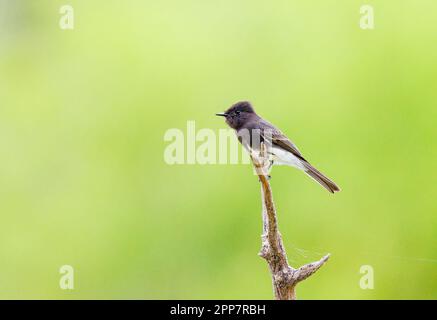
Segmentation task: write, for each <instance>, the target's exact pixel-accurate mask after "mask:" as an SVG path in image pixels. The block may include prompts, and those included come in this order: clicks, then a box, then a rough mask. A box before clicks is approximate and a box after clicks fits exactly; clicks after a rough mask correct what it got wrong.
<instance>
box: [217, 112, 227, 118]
mask: <svg viewBox="0 0 437 320" xmlns="http://www.w3.org/2000/svg"><path fill="white" fill-rule="evenodd" d="M215 115H216V116H220V117H227V116H228V114H227V113H216V114H215Z"/></svg>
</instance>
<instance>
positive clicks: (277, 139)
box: [261, 120, 307, 162]
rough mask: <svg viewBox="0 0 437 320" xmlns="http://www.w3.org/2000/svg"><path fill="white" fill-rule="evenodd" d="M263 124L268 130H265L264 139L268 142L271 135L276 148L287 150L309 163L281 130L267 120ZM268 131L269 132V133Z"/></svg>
mask: <svg viewBox="0 0 437 320" xmlns="http://www.w3.org/2000/svg"><path fill="white" fill-rule="evenodd" d="M261 122H262V124H263V125H264V126H263V127H264V128H268V129H265V130H264V131H265V132H264V133H262V136H263V138H264V139H266V140H268V139H269V135H271V140H272V144H273V145H274V146H277V147H279V148H282V149H284V150H287V151H288V152H291V153H292V154H293V155H295V156H296V157H298V158H299V159H302V160H303V161H305V162H307V161H306V160H305V158H304V157H303V156H302V154H301V153H300V151H299V149H298V148H297V147H296V146H295V145H294V143H293V142H291V141H290V139H288V138H287V137H286V136H285V135H284V134H283V133H282V132H281V131H280V130H279V129H277V128H275V127H274V126H273V125H271V124H270V123H268V122H267V121H265V120H261ZM266 130H268V132H267V131H266Z"/></svg>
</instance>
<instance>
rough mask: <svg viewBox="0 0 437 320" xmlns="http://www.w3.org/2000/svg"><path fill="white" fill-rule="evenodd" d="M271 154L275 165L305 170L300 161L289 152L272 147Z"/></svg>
mask: <svg viewBox="0 0 437 320" xmlns="http://www.w3.org/2000/svg"><path fill="white" fill-rule="evenodd" d="M271 153H272V159H273V161H274V164H275V165H287V166H292V167H295V168H298V169H301V170H304V169H305V167H304V165H303V164H302V160H301V159H299V158H298V157H296V156H295V155H294V154H292V153H291V152H288V151H286V150H284V149H281V148H277V147H272V149H271Z"/></svg>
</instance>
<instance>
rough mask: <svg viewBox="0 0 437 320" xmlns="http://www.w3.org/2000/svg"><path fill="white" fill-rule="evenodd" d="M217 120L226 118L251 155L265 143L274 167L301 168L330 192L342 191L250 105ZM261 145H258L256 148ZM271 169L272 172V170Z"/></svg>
mask: <svg viewBox="0 0 437 320" xmlns="http://www.w3.org/2000/svg"><path fill="white" fill-rule="evenodd" d="M216 115H217V116H222V117H225V118H226V123H227V124H228V125H229V126H230V127H231V128H233V129H235V131H236V134H237V137H238V140H239V141H240V142H241V143H242V144H243V146H244V147H245V148H246V149H247V150H248V151H249V152H251V151H254V150H255V151H259V143H261V142H263V143H264V144H265V145H266V147H267V153H268V154H269V155H270V157H269V158H270V161H271V162H270V167H271V166H272V165H288V166H292V167H295V168H298V169H300V170H302V171H304V172H305V173H306V174H308V175H309V176H310V177H311V178H313V179H314V180H316V181H317V182H318V183H320V184H321V185H322V186H323V187H325V188H326V189H327V190H328V191H329V192H331V193H334V192H337V191H340V188H339V187H337V185H336V184H335V183H334V182H333V181H331V180H330V179H328V178H327V177H326V176H324V175H323V174H322V173H321V172H320V171H318V170H317V169H316V168H314V167H313V166H312V165H311V164H310V163H309V162H308V161H307V160H306V159H305V158H304V157H303V156H302V154H301V153H300V151H299V150H298V149H297V147H296V146H295V145H294V144H293V142H291V141H290V139H288V138H287V137H286V136H285V135H284V134H283V133H282V132H281V131H279V130H278V129H277V128H276V127H274V126H273V125H272V124H270V123H268V122H267V121H266V120H264V119H262V118H261V117H260V116H258V115H257V114H256V113H255V110H254V109H253V107H252V105H251V104H250V102H247V101H241V102H237V103H236V104H234V105H233V106H231V107H230V108H229V109H228V110H227V111H226V112H224V113H217V114H216ZM257 143H258V144H257ZM270 167H269V169H270Z"/></svg>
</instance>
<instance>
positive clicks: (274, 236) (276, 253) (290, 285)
mask: <svg viewBox="0 0 437 320" xmlns="http://www.w3.org/2000/svg"><path fill="white" fill-rule="evenodd" d="M251 157H252V162H253V164H254V168H255V171H256V174H257V175H258V177H259V181H260V183H261V198H262V207H263V210H262V217H263V234H262V237H261V238H262V246H261V250H260V252H259V255H260V256H261V257H262V258H264V259H265V260H266V261H267V263H268V265H269V269H270V273H271V276H272V283H273V291H274V294H275V299H277V300H295V299H296V285H297V284H298V283H299V282H301V281H303V280H305V279H307V278H308V277H310V276H311V275H312V274H314V273H315V272H316V271H317V270H319V269H320V268H321V267H322V266H323V264H324V263H325V262H326V261H327V260H328V259H329V254H328V255H326V256H324V257H323V258H322V259H320V260H319V261H316V262H313V263H309V264H306V265H304V266H302V267H300V268H298V269H294V268H293V267H291V266H290V265H289V264H288V260H287V254H286V252H285V249H284V245H283V243H282V237H281V234H280V232H279V229H278V222H277V216H276V208H275V204H274V202H273V194H272V189H271V186H270V183H269V178H268V173H267V169H266V168H267V166H266V161H268V160H266V159H267V157H266V156H265V147H264V145H263V144H261V153H260V154H259V155H258V154H254V153H253V154H252V155H251Z"/></svg>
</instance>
